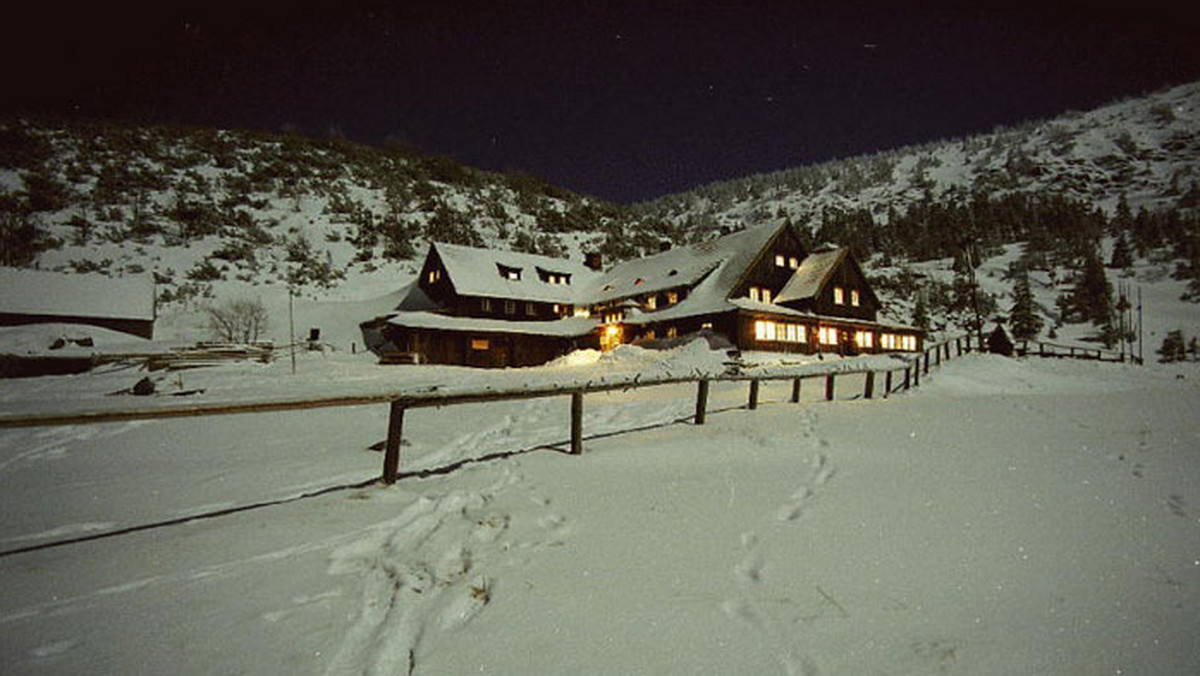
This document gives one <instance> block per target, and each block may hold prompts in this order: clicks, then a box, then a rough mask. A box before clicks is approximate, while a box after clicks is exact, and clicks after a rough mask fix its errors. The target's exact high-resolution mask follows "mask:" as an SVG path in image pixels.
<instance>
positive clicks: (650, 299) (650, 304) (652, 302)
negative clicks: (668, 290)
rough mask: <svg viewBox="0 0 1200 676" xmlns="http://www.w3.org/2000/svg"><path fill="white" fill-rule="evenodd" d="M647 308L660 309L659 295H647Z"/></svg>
mask: <svg viewBox="0 0 1200 676" xmlns="http://www.w3.org/2000/svg"><path fill="white" fill-rule="evenodd" d="M646 309H647V310H656V309H658V296H646Z"/></svg>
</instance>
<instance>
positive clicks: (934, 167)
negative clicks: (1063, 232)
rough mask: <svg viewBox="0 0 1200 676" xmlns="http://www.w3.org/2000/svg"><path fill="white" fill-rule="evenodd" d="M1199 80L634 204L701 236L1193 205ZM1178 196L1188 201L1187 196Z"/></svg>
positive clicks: (1199, 148) (1199, 152)
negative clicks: (913, 214) (1031, 206)
mask: <svg viewBox="0 0 1200 676" xmlns="http://www.w3.org/2000/svg"><path fill="white" fill-rule="evenodd" d="M1197 183H1200V83H1190V84H1186V85H1181V86H1178V87H1174V88H1171V89H1167V90H1163V91H1158V92H1155V93H1153V94H1150V95H1148V96H1145V97H1141V98H1133V99H1128V100H1125V101H1121V102H1117V103H1113V104H1111V105H1107V106H1104V107H1102V108H1098V109H1096V110H1092V111H1088V112H1068V113H1064V114H1063V115H1061V116H1059V117H1057V118H1054V119H1051V120H1044V121H1040V122H1028V123H1026V124H1022V125H1020V126H1018V127H1015V128H997V129H996V130H995V131H993V132H992V133H989V134H980V135H977V136H971V137H967V138H962V139H951V140H945V141H936V142H931V143H928V144H925V145H921V146H915V147H906V148H899V149H896V150H889V151H885V152H880V153H876V154H872V155H865V156H859V157H852V158H847V159H840V160H835V161H831V162H826V163H823V164H817V165H810V166H804V167H797V168H794V169H787V170H784V171H779V172H775V173H771V174H760V175H756V176H750V177H746V178H741V179H737V180H733V181H725V182H720V183H714V184H710V185H706V186H702V187H699V188H697V189H695V190H692V191H688V192H685V193H681V194H677V195H668V196H665V197H662V198H660V199H657V200H654V201H652V202H649V203H646V204H641V205H638V206H637V208H638V210H639V211H640V212H642V213H646V214H652V215H654V216H657V217H660V218H667V219H670V220H671V221H673V222H675V223H679V224H684V225H687V226H689V227H690V228H691V229H693V230H695V231H696V232H695V234H694V235H693V236H695V237H698V238H703V237H704V236H707V233H709V232H711V231H713V230H716V229H719V228H720V227H722V226H727V227H728V226H735V227H736V226H738V225H741V224H746V223H751V224H752V223H757V222H762V221H767V220H771V219H782V218H789V219H791V220H792V221H793V222H794V223H797V224H807V225H809V226H810V227H811V228H814V229H815V228H816V227H817V225H818V224H819V221H820V219H821V216H822V214H823V213H825V212H827V211H829V210H833V211H851V210H859V209H865V210H867V211H868V212H869V213H871V214H872V215H873V216H874V217H875V218H877V219H881V220H884V221H886V219H887V215H888V213H889V210H892V211H896V212H902V211H905V210H906V209H908V208H909V207H911V206H913V205H915V204H918V203H919V202H921V201H922V200H923V199H925V198H926V196H931V197H932V198H933V199H934V200H935V201H941V200H958V201H961V200H963V199H965V198H967V197H969V196H970V195H971V194H972V193H985V194H988V195H990V196H992V197H1000V196H1003V195H1006V194H1011V193H1018V194H1057V195H1062V196H1064V197H1067V198H1070V199H1072V200H1076V201H1081V202H1084V203H1087V204H1090V205H1097V206H1100V207H1101V208H1103V209H1104V210H1105V211H1106V212H1108V213H1112V212H1113V210H1114V209H1115V208H1116V204H1117V201H1118V199H1119V197H1120V195H1121V194H1125V195H1126V196H1127V199H1128V201H1129V204H1130V205H1131V206H1132V207H1133V208H1134V209H1135V210H1136V209H1137V208H1139V207H1143V206H1144V207H1146V208H1148V209H1150V210H1162V209H1168V208H1171V207H1175V206H1190V207H1196V206H1198V205H1200V204H1198V203H1197V197H1196V194H1197V193H1196V191H1195V189H1194V186H1195V185H1196V184H1197ZM1189 192H1190V193H1191V194H1190V195H1189Z"/></svg>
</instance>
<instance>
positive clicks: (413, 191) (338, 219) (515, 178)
mask: <svg viewBox="0 0 1200 676" xmlns="http://www.w3.org/2000/svg"><path fill="white" fill-rule="evenodd" d="M1198 120H1200V83H1192V84H1188V85H1183V86H1179V87H1175V88H1172V89H1169V90H1164V91H1160V92H1156V93H1153V94H1151V95H1148V96H1146V97H1142V98H1136V99H1129V100H1126V101H1122V102H1118V103H1114V104H1112V105H1109V106H1105V107H1103V108H1100V109H1097V110H1093V111H1090V112H1086V113H1068V114H1065V115H1063V116H1060V117H1058V118H1055V119H1053V120H1047V121H1043V122H1031V123H1028V124H1025V125H1022V126H1020V127H1017V128H1013V129H997V130H996V131H995V132H993V133H990V134H983V135H979V136H973V137H969V138H964V139H956V140H949V141H944V142H936V143H929V144H926V145H923V146H918V147H910V148H901V149H897V150H892V151H887V152H881V153H877V154H875V155H871V156H864V157H854V158H849V159H845V160H839V161H835V162H828V163H824V164H819V165H814V166H806V167H799V168H795V169H789V170H786V171H781V172H777V173H773V174H765V175H759V176H753V177H747V178H744V179H739V180H736V181H730V182H726V183H720V184H713V185H708V186H703V187H700V188H697V189H696V190H694V191H692V192H689V193H685V194H680V195H671V196H666V197H663V198H661V199H659V200H656V201H654V202H651V203H647V204H641V205H634V206H633V207H621V206H617V205H613V204H608V203H605V202H603V201H600V200H597V199H594V198H590V197H586V196H580V195H576V194H572V193H571V192H569V191H566V190H563V189H561V188H556V187H554V186H552V185H549V184H547V183H545V182H543V181H540V180H538V179H536V178H533V177H531V176H528V175H525V174H522V173H520V172H515V171H514V172H506V173H503V174H497V173H490V172H483V171H478V170H475V169H471V168H468V167H464V166H461V165H459V164H457V163H456V162H454V161H453V160H451V159H449V158H445V157H437V156H430V155H427V154H423V153H421V152H419V151H417V150H416V149H413V148H411V147H409V146H406V145H405V144H403V143H401V142H388V143H386V144H385V145H384V147H382V148H373V147H368V146H363V145H359V144H355V143H351V142H349V141H347V140H345V139H344V138H340V137H338V136H336V135H332V136H330V137H327V138H321V139H311V138H305V137H303V136H300V135H298V134H296V133H281V134H268V133H262V132H248V131H236V130H212V129H200V128H170V127H131V126H124V125H119V124H108V123H106V124H100V123H83V122H61V121H60V122H48V121H40V122H37V121H29V120H16V121H9V122H0V244H2V245H3V246H0V251H2V252H3V260H0V263H2V264H5V265H18V266H37V267H40V268H43V269H58V270H68V271H70V270H74V271H78V272H100V273H103V274H108V275H112V276H120V275H126V274H145V273H152V274H153V275H154V278H155V280H156V281H157V283H158V287H157V288H158V301H159V310H160V317H161V319H160V322H159V329H160V335H162V336H164V337H166V338H188V339H191V338H194V337H198V335H197V334H198V333H201V332H202V330H201V329H199V328H197V327H198V320H197V317H198V315H197V310H198V308H200V307H202V306H203V305H204V304H206V303H210V302H214V301H221V300H224V299H228V298H236V297H257V298H261V299H263V300H264V302H266V303H267V305H268V307H269V308H270V310H271V316H272V317H273V318H274V321H273V322H272V323H273V326H272V334H273V335H274V336H275V337H276V338H282V337H283V334H282V331H281V328H282V326H283V322H282V321H280V318H281V317H284V316H286V315H285V313H286V311H287V303H288V295H287V289H288V287H289V286H290V287H291V288H293V289H295V290H296V291H297V293H298V295H299V297H300V298H301V299H302V304H301V309H300V312H301V315H300V316H299V317H298V319H299V321H300V326H301V327H303V326H304V325H305V324H310V325H313V326H324V327H325V328H326V330H328V329H329V328H331V326H332V325H333V324H338V333H337V335H336V336H335V337H336V338H337V339H338V340H340V341H349V340H353V339H354V338H355V333H356V331H355V329H354V327H353V324H355V323H356V322H349V328H346V327H341V326H340V324H341V323H344V322H342V320H341V319H340V317H341V315H343V314H345V313H346V312H348V311H349V307H350V306H341V307H340V308H335V307H334V306H331V305H329V302H330V301H334V302H344V301H354V302H356V303H358V305H356V306H354V309H355V312H356V313H357V314H356V315H355V316H356V317H359V318H361V317H369V316H372V315H374V314H378V313H379V312H382V311H385V310H387V309H389V307H388V304H389V303H390V302H392V297H391V296H389V295H388V294H392V293H394V292H395V291H396V290H397V289H399V288H401V287H402V286H403V284H404V283H406V282H407V280H409V279H410V278H411V276H412V275H413V273H414V272H415V268H416V266H417V265H419V262H420V261H419V257H420V255H421V254H422V253H423V251H424V245H425V242H426V241H428V240H430V239H436V240H441V241H448V242H456V243H463V244H474V245H481V246H488V247H498V248H511V249H516V250H522V251H531V252H539V253H545V254H549V255H561V256H569V257H578V256H581V255H582V252H583V251H585V250H596V251H600V252H602V253H603V254H604V256H605V259H606V260H608V261H612V260H617V259H623V258H628V257H631V256H637V255H641V254H643V253H645V252H649V251H654V250H656V249H657V248H658V244H659V242H660V241H661V240H663V239H667V240H672V241H676V242H683V241H698V240H703V239H706V238H709V237H712V236H714V235H715V234H717V233H718V232H720V231H721V230H725V229H737V228H741V227H744V226H746V225H753V224H756V223H760V222H772V221H774V222H779V221H785V220H786V221H790V222H792V223H793V224H795V225H797V226H799V227H800V229H801V230H802V231H805V232H808V233H810V234H811V236H812V240H813V243H814V244H820V243H832V244H838V245H846V246H851V247H853V248H855V249H856V250H857V251H858V253H859V254H860V256H862V257H863V258H864V259H868V258H869V259H871V260H870V265H869V267H870V269H871V270H872V271H873V274H874V275H875V276H876V280H877V284H878V286H879V290H880V292H881V295H882V296H883V298H884V301H885V304H886V305H887V306H888V307H889V313H888V314H889V318H890V319H892V320H895V321H904V322H908V321H913V320H914V314H915V313H916V310H917V308H916V305H917V299H918V296H922V297H924V301H923V302H925V303H926V304H927V307H926V308H925V311H926V312H928V313H929V314H930V316H931V326H932V328H934V329H938V328H943V327H945V328H954V327H961V326H962V325H963V324H964V322H965V321H966V319H965V317H966V315H967V314H968V313H966V309H967V308H966V307H965V302H966V301H965V296H964V294H963V282H962V281H961V279H958V276H956V275H955V274H954V273H952V272H951V270H952V268H954V267H957V268H959V271H960V272H961V271H962V261H961V260H958V259H959V258H961V254H962V246H963V243H964V242H971V244H972V246H973V247H974V248H973V250H972V252H973V255H975V256H976V258H978V259H981V260H976V261H973V264H974V265H975V266H979V265H980V264H981V261H983V262H984V264H985V267H986V268H987V277H985V283H984V288H985V291H987V292H988V294H986V296H985V298H984V301H985V303H984V305H985V309H986V310H987V311H986V312H985V314H988V313H990V312H991V308H993V306H994V307H995V308H996V309H998V310H999V311H1001V312H1003V311H1007V309H1008V307H1009V305H1010V304H1011V301H1010V300H1008V298H1006V296H1007V295H1009V294H1010V293H1011V285H1012V277H1013V275H1014V274H1015V273H1017V272H1019V271H1022V270H1024V271H1028V272H1032V273H1033V277H1034V281H1035V284H1036V291H1037V293H1036V294H1035V295H1037V296H1038V303H1037V308H1038V310H1037V311H1038V312H1039V313H1040V316H1041V317H1042V320H1043V323H1044V325H1045V326H1046V328H1047V329H1049V328H1050V327H1054V328H1055V329H1058V330H1061V329H1062V328H1063V327H1064V325H1068V324H1072V323H1080V322H1081V321H1083V320H1086V319H1087V317H1086V316H1085V315H1087V313H1086V312H1084V311H1083V309H1082V308H1074V309H1072V308H1071V307H1068V306H1069V305H1070V303H1071V300H1072V295H1073V294H1074V293H1075V291H1076V288H1075V287H1076V286H1077V279H1078V278H1079V276H1080V272H1081V271H1082V269H1083V267H1084V264H1085V263H1086V262H1087V261H1088V260H1090V259H1095V258H1102V259H1103V262H1104V263H1106V264H1107V263H1111V262H1112V261H1111V259H1112V256H1113V252H1114V250H1115V249H1119V248H1121V247H1124V248H1126V249H1128V250H1129V251H1130V256H1131V257H1132V261H1131V262H1129V263H1128V264H1122V265H1120V266H1118V267H1121V268H1122V269H1123V272H1120V273H1119V274H1120V275H1121V276H1122V279H1125V280H1127V281H1130V282H1134V283H1150V284H1153V283H1157V282H1159V281H1166V282H1168V284H1167V286H1169V287H1170V289H1171V292H1170V297H1169V303H1170V304H1171V305H1172V307H1171V308H1170V310H1169V314H1170V315H1171V316H1172V317H1175V316H1185V315H1189V314H1190V313H1189V312H1188V311H1186V310H1177V309H1175V307H1174V304H1176V302H1177V301H1178V300H1179V298H1180V296H1186V297H1187V298H1189V299H1191V300H1195V299H1198V298H1200V261H1197V260H1196V259H1197V257H1198V256H1200V227H1198V226H1197V220H1196V214H1197V206H1200V188H1197V184H1198V183H1200V124H1198ZM1121 240H1124V244H1121V243H1120V241H1121ZM1016 242H1022V243H1025V244H1024V246H1023V247H1022V248H1020V249H1013V248H1011V247H1006V245H1011V244H1013V243H1016ZM1001 254H1004V256H1003V257H1001V258H996V257H997V256H1000V255H1001ZM917 261H925V263H923V264H922V265H921V266H918V267H913V263H914V262H917ZM1135 268H1136V270H1135ZM982 272H983V271H981V274H982ZM1168 277H1171V278H1173V279H1168ZM922 280H924V281H922ZM1178 280H1182V281H1183V282H1184V283H1185V284H1179V283H1177V281H1178ZM1189 280H1190V281H1189ZM1193 287H1194V288H1193ZM993 301H994V302H993ZM335 304H336V303H335ZM1184 305H1186V303H1185V304H1184ZM335 318H336V319H335ZM1084 323H1086V322H1084ZM1093 324H1094V322H1093ZM300 330H303V329H302V328H301V329H300ZM1098 330H1099V329H1096V328H1095V327H1093V326H1091V325H1087V326H1084V327H1083V328H1081V329H1080V330H1078V331H1072V330H1069V329H1068V331H1067V333H1068V334H1070V335H1072V336H1075V337H1080V338H1094V337H1099V334H1098V333H1097V331H1098ZM1189 332H1190V333H1195V331H1194V330H1193V329H1189ZM1056 333H1057V331H1056Z"/></svg>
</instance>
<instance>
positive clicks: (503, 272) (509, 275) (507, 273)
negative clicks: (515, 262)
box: [496, 263, 521, 282]
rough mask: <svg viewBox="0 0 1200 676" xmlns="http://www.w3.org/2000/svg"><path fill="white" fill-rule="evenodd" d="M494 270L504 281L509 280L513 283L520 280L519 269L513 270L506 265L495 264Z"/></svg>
mask: <svg viewBox="0 0 1200 676" xmlns="http://www.w3.org/2000/svg"><path fill="white" fill-rule="evenodd" d="M496 269H497V270H498V271H499V272H500V276H501V277H503V278H505V279H510V280H512V281H514V282H515V281H520V279H521V268H514V267H510V266H508V265H502V264H500V263H497V264H496Z"/></svg>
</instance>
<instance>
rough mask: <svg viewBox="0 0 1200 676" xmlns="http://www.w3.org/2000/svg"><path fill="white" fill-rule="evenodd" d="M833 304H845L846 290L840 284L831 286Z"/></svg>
mask: <svg viewBox="0 0 1200 676" xmlns="http://www.w3.org/2000/svg"><path fill="white" fill-rule="evenodd" d="M833 304H834V305H845V304H846V290H845V289H843V288H842V287H840V286H835V287H833Z"/></svg>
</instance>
